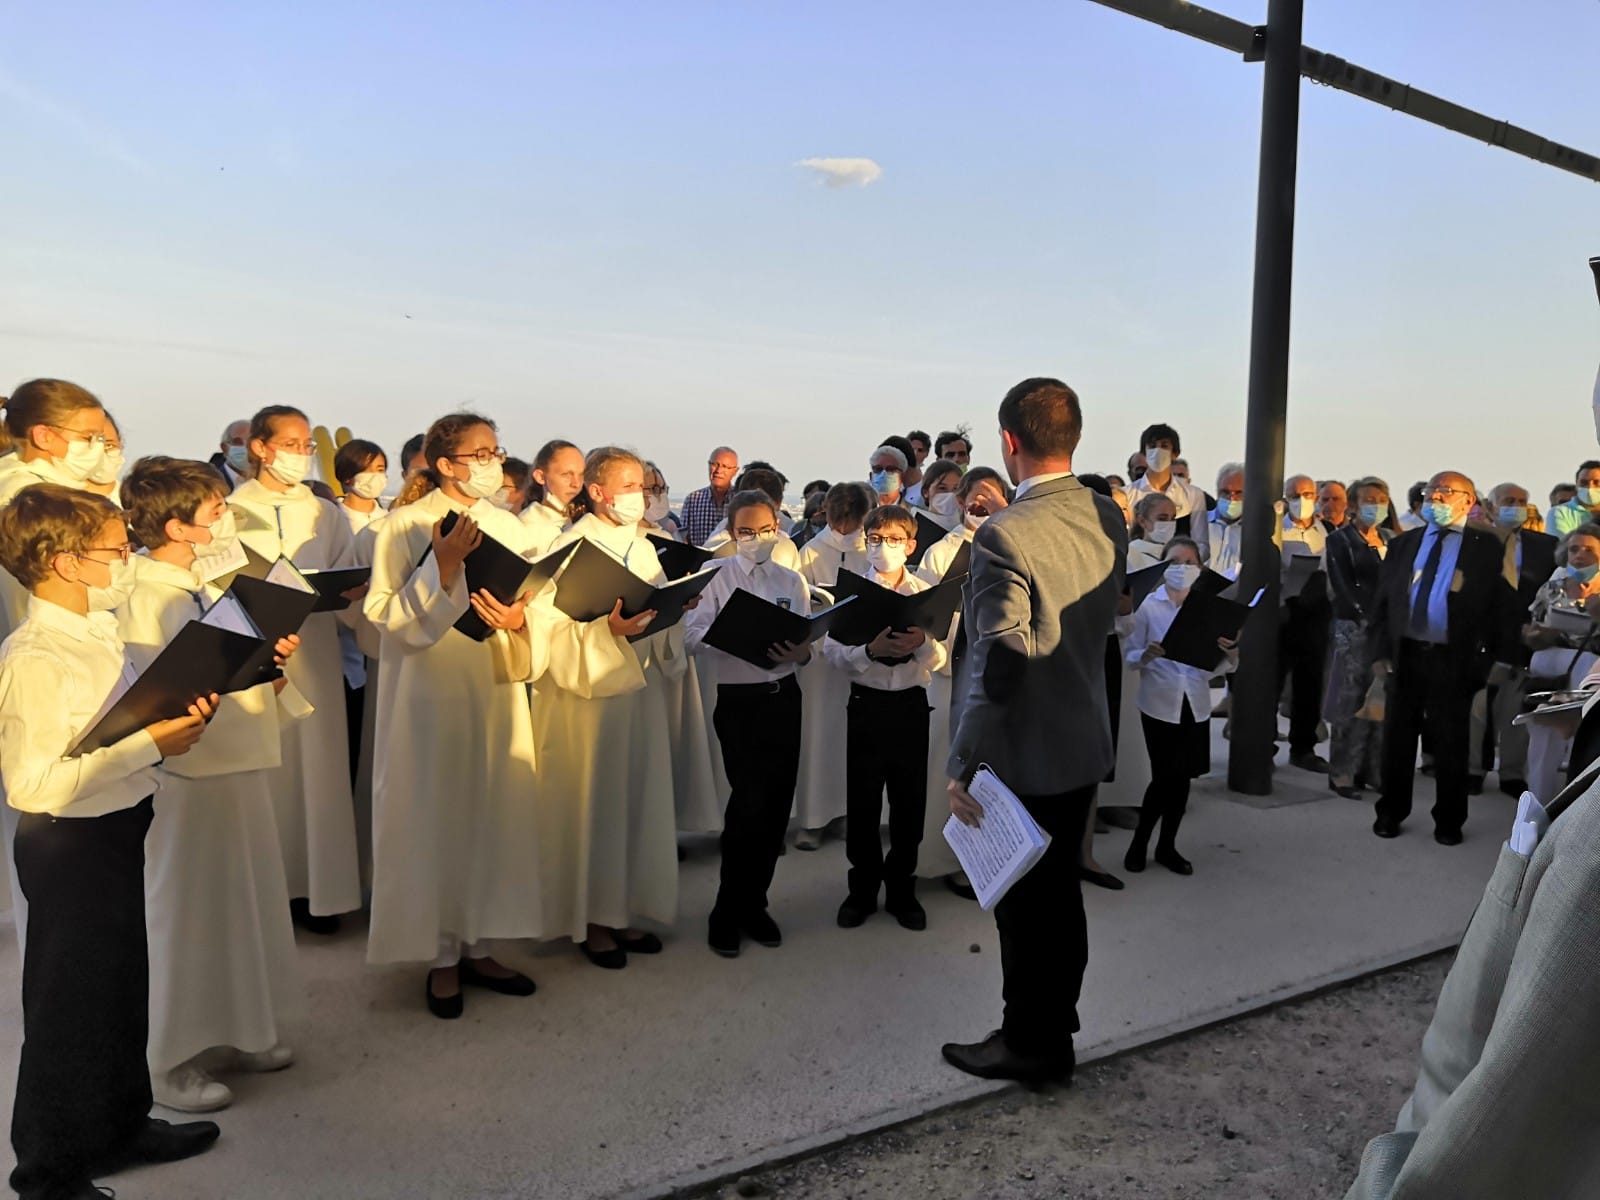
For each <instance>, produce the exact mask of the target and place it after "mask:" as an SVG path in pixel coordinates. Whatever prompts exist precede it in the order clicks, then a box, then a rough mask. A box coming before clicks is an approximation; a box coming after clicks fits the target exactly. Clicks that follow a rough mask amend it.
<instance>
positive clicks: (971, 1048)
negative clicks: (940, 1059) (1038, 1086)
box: [940, 1033, 1075, 1083]
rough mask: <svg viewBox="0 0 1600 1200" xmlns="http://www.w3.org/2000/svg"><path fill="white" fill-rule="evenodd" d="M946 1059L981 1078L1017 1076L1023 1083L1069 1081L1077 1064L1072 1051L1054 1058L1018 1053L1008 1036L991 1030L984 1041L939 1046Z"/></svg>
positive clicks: (959, 1068) (958, 1067)
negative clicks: (1006, 1041) (1013, 1048)
mask: <svg viewBox="0 0 1600 1200" xmlns="http://www.w3.org/2000/svg"><path fill="white" fill-rule="evenodd" d="M940 1053H941V1054H943V1055H944V1060H945V1062H947V1063H949V1064H950V1065H951V1066H952V1067H955V1068H956V1069H957V1070H961V1071H965V1072H966V1073H967V1074H968V1075H976V1076H977V1077H978V1078H979V1079H1015V1080H1017V1081H1019V1082H1021V1083H1050V1082H1058V1083H1066V1082H1068V1081H1070V1080H1071V1079H1072V1070H1073V1067H1074V1066H1075V1062H1074V1058H1073V1054H1072V1051H1070V1050H1068V1051H1067V1052H1066V1054H1065V1055H1063V1056H1058V1057H1053V1058H1035V1057H1032V1056H1029V1055H1023V1054H1017V1053H1015V1052H1014V1051H1012V1050H1011V1049H1010V1048H1009V1047H1007V1046H1006V1043H1005V1038H1004V1037H1002V1036H1001V1035H1000V1034H999V1033H991V1034H990V1035H989V1036H988V1037H986V1038H985V1039H984V1040H983V1041H981V1042H972V1043H970V1044H966V1045H963V1044H962V1043H960V1042H946V1043H945V1045H944V1046H943V1047H941V1049H940Z"/></svg>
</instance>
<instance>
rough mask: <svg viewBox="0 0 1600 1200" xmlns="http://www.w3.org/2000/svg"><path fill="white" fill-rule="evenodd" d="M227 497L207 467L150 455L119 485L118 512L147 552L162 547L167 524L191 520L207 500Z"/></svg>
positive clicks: (224, 487) (214, 471)
mask: <svg viewBox="0 0 1600 1200" xmlns="http://www.w3.org/2000/svg"><path fill="white" fill-rule="evenodd" d="M227 494H228V485H227V484H226V483H224V482H223V479H222V476H221V475H219V474H218V473H217V469H216V468H215V467H213V466H212V465H211V464H210V463H203V462H196V461H194V460H193V459H189V458H168V457H166V456H165V455H160V454H157V455H151V456H150V457H148V458H141V459H140V460H139V461H138V462H136V463H134V464H133V467H132V469H130V470H129V471H128V477H127V478H126V479H124V480H123V481H122V509H123V511H124V512H125V513H126V514H127V516H128V532H130V533H131V534H133V539H134V541H136V542H138V543H139V545H141V546H143V547H144V548H145V549H147V550H155V549H157V548H159V547H161V546H165V545H166V544H167V542H168V541H169V540H170V539H169V538H168V537H167V522H168V521H183V522H184V523H185V524H187V523H189V522H192V521H193V520H194V515H195V513H196V512H198V511H199V510H200V506H201V505H202V504H204V503H205V502H206V501H207V500H212V499H215V498H216V497H218V496H226V495H227Z"/></svg>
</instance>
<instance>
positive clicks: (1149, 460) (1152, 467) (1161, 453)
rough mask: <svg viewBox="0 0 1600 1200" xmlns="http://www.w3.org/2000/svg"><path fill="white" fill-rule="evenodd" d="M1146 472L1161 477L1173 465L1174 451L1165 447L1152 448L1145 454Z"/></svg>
mask: <svg viewBox="0 0 1600 1200" xmlns="http://www.w3.org/2000/svg"><path fill="white" fill-rule="evenodd" d="M1144 462H1145V470H1146V471H1148V472H1150V473H1151V474H1153V475H1159V474H1161V472H1163V471H1165V470H1166V469H1167V468H1168V467H1170V466H1171V465H1172V451H1171V450H1168V449H1167V448H1166V447H1165V446H1151V447H1149V448H1148V449H1146V450H1145V452H1144Z"/></svg>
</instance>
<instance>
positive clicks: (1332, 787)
mask: <svg viewBox="0 0 1600 1200" xmlns="http://www.w3.org/2000/svg"><path fill="white" fill-rule="evenodd" d="M1328 790H1329V791H1330V792H1334V793H1337V794H1338V795H1340V796H1343V797H1344V798H1345V799H1346V800H1359V799H1361V788H1360V787H1358V786H1357V785H1356V784H1353V783H1335V782H1334V781H1333V777H1332V776H1331V775H1330V776H1329V777H1328Z"/></svg>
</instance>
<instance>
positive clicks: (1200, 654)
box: [1161, 589, 1263, 671]
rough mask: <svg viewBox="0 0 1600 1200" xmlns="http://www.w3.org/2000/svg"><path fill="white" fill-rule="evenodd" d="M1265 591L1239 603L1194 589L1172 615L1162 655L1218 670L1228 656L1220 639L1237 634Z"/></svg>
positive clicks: (1162, 647) (1163, 642) (1162, 641)
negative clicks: (1175, 614)
mask: <svg viewBox="0 0 1600 1200" xmlns="http://www.w3.org/2000/svg"><path fill="white" fill-rule="evenodd" d="M1262 594H1263V593H1262V592H1257V593H1256V594H1255V598H1254V599H1252V600H1251V601H1250V603H1249V604H1240V603H1239V602H1238V601H1237V600H1224V599H1223V598H1222V597H1221V596H1212V595H1207V594H1206V593H1204V592H1197V591H1194V590H1192V589H1191V590H1190V592H1189V595H1188V597H1187V598H1186V599H1185V600H1184V602H1183V604H1182V605H1181V606H1180V607H1179V608H1178V615H1177V616H1175V617H1173V618H1172V624H1171V625H1170V626H1169V627H1168V629H1167V633H1166V636H1165V637H1163V638H1162V639H1161V650H1162V653H1163V656H1164V657H1166V658H1169V659H1171V660H1172V661H1173V662H1176V663H1183V664H1184V665H1185V666H1190V667H1198V668H1199V669H1200V670H1202V671H1215V670H1216V669H1217V667H1218V666H1219V665H1221V663H1222V660H1223V658H1225V657H1226V654H1225V652H1224V651H1223V649H1222V647H1221V646H1219V645H1218V644H1217V641H1218V639H1219V638H1226V639H1228V640H1229V641H1233V640H1235V639H1237V638H1238V636H1239V631H1240V630H1241V629H1243V628H1244V623H1245V619H1246V618H1247V617H1249V615H1250V610H1251V609H1253V608H1254V607H1255V606H1256V604H1257V602H1258V601H1260V599H1261V597H1262Z"/></svg>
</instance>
